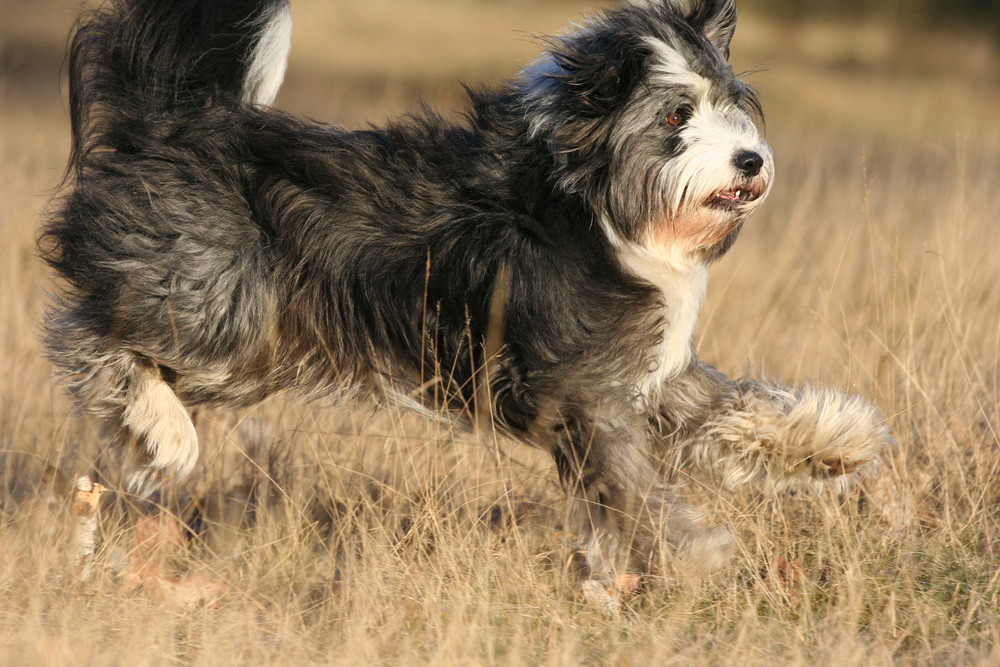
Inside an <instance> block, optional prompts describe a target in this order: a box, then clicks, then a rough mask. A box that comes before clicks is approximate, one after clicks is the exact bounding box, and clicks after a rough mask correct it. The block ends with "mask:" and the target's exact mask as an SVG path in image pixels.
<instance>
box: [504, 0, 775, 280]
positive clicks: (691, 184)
mask: <svg viewBox="0 0 1000 667" xmlns="http://www.w3.org/2000/svg"><path fill="white" fill-rule="evenodd" d="M735 24H736V7H735V4H734V0H698V1H697V2H696V3H695V4H694V6H693V8H692V7H682V4H681V2H680V1H679V0H649V1H647V2H644V3H641V4H638V3H637V4H631V5H627V6H625V7H623V8H621V9H618V10H615V11H611V12H608V13H606V14H603V15H601V16H599V17H597V18H595V19H593V20H592V21H590V22H589V23H588V24H587V25H585V26H583V27H580V28H578V29H577V30H576V31H574V32H572V33H570V34H568V35H565V36H562V37H558V38H554V39H553V40H552V41H551V46H550V49H549V50H548V52H547V53H546V54H545V55H544V56H543V57H542V58H541V59H540V60H538V61H536V62H535V63H534V64H533V65H531V66H530V67H528V68H527V69H526V70H525V71H524V73H523V78H522V80H521V81H522V86H523V88H522V90H523V95H524V100H525V108H526V111H527V116H528V121H529V123H530V126H531V132H532V134H533V135H534V136H535V137H538V138H540V139H542V140H544V141H545V143H546V145H547V146H548V148H549V150H551V151H552V153H553V155H554V157H555V161H556V164H557V174H556V177H557V178H558V182H559V187H561V188H563V189H564V190H565V191H567V192H570V193H575V194H577V195H579V196H581V197H583V198H585V199H586V200H587V201H588V203H589V204H590V206H591V207H592V208H593V210H594V211H595V213H596V214H597V216H598V218H599V220H600V223H601V224H602V226H603V227H604V229H605V232H606V233H607V234H608V236H609V237H610V240H611V241H612V243H614V244H615V245H618V246H622V245H630V246H633V247H638V248H642V249H645V250H648V251H652V252H655V253H656V254H658V255H661V256H662V255H664V254H666V255H667V256H673V257H678V258H680V257H687V258H697V259H701V260H711V259H714V258H715V257H718V256H719V255H721V254H722V253H723V252H725V250H726V249H728V248H729V246H730V245H731V244H732V242H733V240H735V237H736V234H737V233H738V231H739V229H740V227H741V225H742V224H743V221H744V220H745V219H746V217H747V216H748V215H749V214H750V213H751V212H752V211H753V210H754V209H755V208H756V207H757V206H758V205H759V204H760V202H761V201H762V200H763V198H764V197H765V196H766V195H767V193H768V190H769V189H770V186H771V180H772V176H773V173H774V163H773V161H772V158H771V151H770V149H769V148H768V146H767V144H766V143H765V142H764V140H763V139H762V138H761V136H760V134H759V132H758V130H757V127H756V126H755V124H754V121H753V116H754V115H759V114H760V107H759V104H758V102H757V99H756V97H755V94H754V91H753V90H752V89H751V88H750V87H749V86H748V85H746V84H745V83H743V82H742V81H741V80H740V79H739V78H738V77H737V76H736V75H735V74H734V73H733V70H732V68H731V67H730V66H729V64H728V63H727V58H728V55H729V42H730V40H731V39H732V36H733V31H734V29H735Z"/></svg>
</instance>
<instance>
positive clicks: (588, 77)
mask: <svg viewBox="0 0 1000 667" xmlns="http://www.w3.org/2000/svg"><path fill="white" fill-rule="evenodd" d="M552 56H553V59H554V61H555V63H556V64H557V65H558V68H559V74H557V75H555V76H553V78H554V79H556V80H558V81H560V82H561V83H563V84H564V85H565V86H567V87H568V88H569V89H570V91H571V93H572V94H571V95H570V96H568V98H567V99H566V101H567V102H571V104H572V106H573V107H574V109H573V111H574V112H576V113H579V114H582V115H585V116H597V115H603V114H605V113H608V112H610V111H612V110H614V109H616V108H617V107H618V106H620V105H621V104H622V103H624V102H625V100H627V99H628V97H629V95H630V94H631V92H632V90H633V88H634V87H635V85H636V84H637V83H638V81H639V80H640V79H641V78H642V76H643V72H644V68H645V62H646V59H647V58H648V57H649V49H648V47H646V46H645V44H644V43H643V42H642V41H641V40H640V39H638V38H637V37H636V36H634V35H629V34H622V33H612V32H604V31H601V32H596V33H586V34H583V35H580V36H578V37H577V39H575V40H572V41H569V42H564V43H563V44H561V45H560V48H558V49H554V50H553V51H552Z"/></svg>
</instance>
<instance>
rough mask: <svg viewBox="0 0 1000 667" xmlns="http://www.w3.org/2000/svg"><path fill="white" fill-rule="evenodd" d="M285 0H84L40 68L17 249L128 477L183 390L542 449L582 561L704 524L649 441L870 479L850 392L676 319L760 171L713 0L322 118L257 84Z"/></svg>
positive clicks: (818, 474) (786, 470) (699, 549)
mask: <svg viewBox="0 0 1000 667" xmlns="http://www.w3.org/2000/svg"><path fill="white" fill-rule="evenodd" d="M288 16H289V15H288V8H287V5H286V2H285V0H243V1H232V2H224V3H220V2H211V1H209V0H171V1H169V2H168V1H167V0H111V1H110V2H109V4H108V5H107V6H106V7H105V8H103V9H99V10H97V11H95V12H91V13H89V14H87V15H85V16H84V17H83V18H82V19H81V21H80V23H79V25H78V27H77V30H76V33H75V36H74V39H73V43H72V51H71V57H70V77H71V81H70V84H71V85H70V90H71V107H72V124H73V154H72V156H71V159H70V165H69V172H68V175H69V178H70V179H71V180H72V187H71V188H70V189H69V190H68V193H67V194H66V196H65V198H64V201H63V204H62V207H61V210H60V212H59V214H58V215H56V216H55V217H54V218H53V219H52V220H51V221H50V223H49V225H48V227H47V228H46V230H45V232H44V234H43V237H42V247H43V250H44V253H45V256H46V258H47V260H48V261H49V263H50V264H51V266H52V267H53V268H54V269H55V270H56V271H57V272H58V273H59V274H60V275H61V276H62V277H63V278H64V279H65V282H66V286H67V289H66V292H65V294H64V295H63V296H62V297H61V298H59V299H58V300H56V301H55V302H54V303H53V304H52V307H51V308H50V310H49V314H48V318H47V321H46V332H47V345H48V350H49V355H50V357H51V359H52V360H53V362H54V363H55V364H56V366H57V367H58V368H59V369H60V371H61V373H62V376H63V378H64V380H65V382H66V383H67V385H68V387H69V389H70V391H71V392H72V394H73V396H74V398H75V399H76V402H77V404H78V406H79V407H80V408H81V409H82V410H84V411H85V412H88V413H90V414H93V415H96V416H97V417H98V418H100V419H101V420H102V421H103V422H104V424H105V425H106V427H107V432H108V433H109V435H110V436H112V437H113V438H115V439H116V440H117V441H119V442H120V443H122V444H123V445H125V447H126V449H127V452H128V457H127V464H128V465H129V466H130V469H131V470H132V472H131V477H130V483H131V484H132V486H133V487H134V488H136V489H138V490H141V491H146V490H148V489H150V488H152V487H153V486H155V484H156V483H157V482H158V481H159V478H160V477H161V476H162V475H163V474H164V473H177V474H183V473H186V472H188V471H189V470H190V469H191V467H192V466H193V464H194V462H195V459H196V457H197V453H198V443H197V439H196V436H195V433H194V430H193V428H192V426H191V422H190V419H189V417H188V415H187V411H186V409H185V408H186V407H191V406H196V405H199V404H213V405H220V406H245V405H251V404H253V403H256V402H258V401H260V400H262V399H263V398H265V397H267V396H269V395H271V394H273V393H275V392H278V391H282V390H291V391H294V392H298V393H300V394H303V395H308V396H317V395H333V396H335V397H339V398H344V397H353V396H364V397H372V398H374V399H375V400H377V401H380V402H397V403H401V404H404V405H407V406H410V407H414V408H416V409H422V410H427V411H433V412H435V413H437V414H447V415H450V417H451V418H452V419H454V420H456V421H458V422H462V423H471V422H472V421H473V420H474V419H477V418H480V417H482V416H484V415H485V416H488V417H489V418H490V419H491V420H492V422H493V423H494V424H495V425H496V426H497V428H499V429H500V430H502V431H503V432H506V433H507V434H509V435H510V436H512V437H514V438H517V439H520V440H522V441H525V442H528V443H531V444H533V445H535V446H538V447H542V448H545V449H546V450H547V451H549V452H551V454H552V456H553V458H554V460H555V463H556V467H557V469H558V472H559V476H560V479H561V480H562V482H563V484H564V486H565V488H566V489H567V492H568V493H569V494H570V497H571V498H572V499H573V501H574V507H575V508H576V514H577V516H578V517H579V520H580V530H581V531H582V533H583V534H584V540H585V543H586V549H587V552H588V559H589V562H590V565H591V567H592V568H593V570H594V572H595V575H596V576H611V574H612V573H613V572H616V571H622V570H645V569H647V568H648V567H649V566H650V562H651V560H650V559H651V558H653V556H654V554H656V553H659V550H660V548H661V547H662V546H663V545H673V547H674V548H677V549H682V550H687V551H688V552H689V554H693V555H694V556H695V557H697V558H698V559H699V560H700V561H701V562H702V563H703V564H706V565H709V566H710V565H714V564H717V563H719V562H721V560H722V557H723V556H724V553H725V551H726V545H727V544H728V543H729V541H730V540H729V537H728V533H727V532H726V531H725V530H724V529H720V528H714V527H711V526H707V525H705V523H704V521H703V519H702V517H701V515H700V513H699V512H698V511H697V510H696V509H694V508H691V507H688V506H686V505H684V504H683V503H681V502H679V501H678V500H677V499H676V498H674V497H673V495H672V493H671V491H670V489H669V486H668V485H667V484H666V482H665V481H664V479H663V477H662V476H661V475H660V474H659V473H658V471H657V463H656V461H657V460H658V459H659V460H666V461H668V462H671V463H672V464H673V465H677V466H681V465H683V466H697V467H699V468H702V469H704V470H706V471H707V472H709V473H711V474H714V475H716V476H717V477H719V478H720V481H721V483H723V484H724V485H727V486H736V485H739V484H743V483H747V482H751V481H757V480H762V479H765V478H767V477H768V476H770V478H771V479H773V480H775V483H776V484H777V485H778V486H782V485H787V484H791V483H797V482H799V481H804V482H806V483H807V484H814V483H819V482H825V481H828V480H834V483H836V484H841V483H842V482H841V481H840V480H845V479H847V477H845V475H847V474H848V473H851V472H853V471H855V470H861V469H864V468H866V467H867V468H871V467H872V466H873V464H874V462H875V461H876V460H877V454H878V451H879V449H880V448H881V447H882V446H883V445H884V444H885V443H886V442H888V441H889V436H888V433H887V431H886V430H885V428H884V427H883V426H882V425H881V423H880V422H881V418H880V417H879V415H878V414H877V412H876V411H875V410H874V408H872V407H871V405H870V404H868V403H867V402H865V401H864V400H862V399H860V398H857V397H847V396H844V395H841V394H839V393H837V392H835V391H833V390H817V389H813V388H809V387H806V388H803V389H800V390H792V389H788V388H785V387H782V386H779V385H775V384H770V383H761V382H757V381H754V380H749V379H748V380H742V381H739V382H734V381H731V380H729V379H727V378H725V377H724V376H722V375H721V374H720V373H718V372H717V371H715V370H714V369H712V368H711V367H709V366H707V365H705V364H703V363H702V362H700V361H699V360H697V358H696V357H695V355H694V351H693V349H692V345H691V340H692V334H693V332H694V328H695V326H696V322H697V314H698V310H699V308H700V305H701V300H702V298H703V295H704V290H705V286H706V279H707V278H706V277H707V266H708V264H709V263H711V262H712V261H714V260H715V259H717V258H718V257H720V256H721V255H722V254H724V253H725V252H726V251H727V250H728V249H729V248H730V247H731V246H732V244H733V242H734V241H735V239H736V237H737V235H738V233H739V231H740V229H741V228H742V226H743V224H744V222H745V221H746V219H747V217H748V216H749V215H750V213H751V212H752V211H753V210H754V209H755V208H756V206H758V205H759V203H760V202H761V201H762V200H763V198H764V197H765V196H766V194H767V192H768V190H769V188H770V185H771V182H772V178H773V171H774V169H773V163H772V160H771V153H770V149H769V148H768V147H767V144H766V143H765V142H764V141H763V140H762V139H761V137H760V136H759V134H758V131H757V129H756V127H755V125H754V122H753V120H752V116H753V115H754V114H757V113H759V111H760V107H759V105H758V102H757V100H756V96H755V94H754V92H753V90H752V89H750V88H749V87H748V86H747V85H746V84H744V83H743V82H742V81H740V79H739V78H737V77H736V76H734V74H733V72H732V70H731V69H730V67H729V65H728V64H727V63H726V56H727V54H728V50H729V41H730V39H731V37H732V34H733V30H734V26H735V16H736V14H735V7H734V5H733V3H732V1H731V0H703V1H701V2H698V3H696V5H695V6H694V7H693V8H685V7H682V6H680V5H679V4H678V3H675V2H673V1H670V0H659V1H652V2H647V3H644V4H643V5H642V6H638V5H628V6H625V7H623V8H621V9H618V10H614V11H609V12H606V13H604V14H601V15H599V16H596V17H594V18H593V19H592V20H590V21H589V22H588V23H587V24H585V25H584V26H582V27H579V28H577V29H575V30H574V31H572V32H570V33H568V34H567V35H564V36H561V37H558V38H553V39H552V40H550V42H549V48H548V50H547V52H546V53H545V54H543V55H542V56H541V57H540V58H539V60H538V61H536V62H535V63H533V64H532V65H531V66H529V67H528V68H526V69H525V70H524V71H523V72H522V73H521V75H520V76H519V77H517V78H516V79H515V80H513V81H510V82H508V83H505V84H503V85H501V86H499V87H497V88H495V89H492V90H482V91H472V92H470V101H471V110H470V111H469V113H468V122H467V123H466V124H464V125H453V124H451V123H449V122H446V121H445V120H443V119H441V118H439V117H437V116H435V115H434V114H433V113H432V112H430V111H425V112H423V113H422V114H420V115H416V116H411V117H407V118H404V119H401V120H398V121H395V122H393V123H390V124H389V125H387V126H386V127H384V128H381V129H371V130H364V131H357V132H351V131H347V130H344V129H341V128H338V127H334V126H329V125H321V124H316V123H312V122H304V121H301V120H298V119H296V118H293V117H290V116H288V115H286V114H283V113H281V112H279V111H276V110H274V109H271V108H268V107H266V106H265V105H266V104H268V103H270V101H271V99H272V98H273V96H274V94H275V92H276V90H277V86H278V84H279V83H280V80H281V77H282V75H283V72H284V67H285V55H286V54H287V49H288V45H287V40H288V34H289V25H290V24H289V19H288Z"/></svg>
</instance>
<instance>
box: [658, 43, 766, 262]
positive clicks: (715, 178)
mask: <svg viewBox="0 0 1000 667" xmlns="http://www.w3.org/2000/svg"><path fill="white" fill-rule="evenodd" d="M648 43H649V44H650V46H651V47H652V48H653V50H654V53H655V57H656V60H657V63H656V64H655V65H654V66H653V67H652V70H651V71H652V73H651V76H650V84H651V85H652V86H658V87H669V88H674V89H676V88H677V87H680V88H682V89H683V91H684V93H685V97H686V98H687V99H688V100H690V102H691V113H690V117H689V118H688V119H687V121H686V122H685V124H684V125H683V126H682V127H681V129H680V130H679V135H678V136H679V137H680V140H681V142H682V145H683V148H682V150H681V151H680V152H679V153H678V154H677V155H676V156H675V157H673V158H670V159H669V160H665V161H664V162H663V164H662V167H661V168H660V171H659V173H658V174H657V189H658V190H659V192H661V193H662V197H663V200H662V201H663V203H664V218H665V219H664V221H663V225H662V227H660V228H658V229H657V230H655V231H654V238H653V239H651V240H650V242H651V243H652V244H653V245H656V246H661V247H662V246H665V245H670V244H673V243H680V244H682V245H684V246H686V247H687V248H688V249H689V250H695V249H697V248H699V247H706V246H709V245H712V244H714V243H717V242H719V241H720V240H722V239H723V238H725V236H726V235H727V234H728V233H729V232H730V231H732V229H733V227H734V226H735V225H736V224H737V223H738V222H739V220H741V219H743V218H745V217H746V216H747V215H749V213H750V212H751V211H752V210H753V209H754V208H756V207H757V206H758V205H760V203H761V202H762V201H763V200H764V197H765V196H766V195H767V193H768V191H769V189H770V185H771V181H772V177H773V174H774V162H773V158H772V154H771V149H770V148H769V147H768V145H767V143H766V142H765V141H764V140H763V139H762V138H761V136H760V133H759V132H758V131H757V128H756V126H755V125H754V123H753V121H752V120H751V119H750V116H749V115H748V114H747V112H746V111H745V110H743V109H741V108H739V107H738V106H736V105H735V104H732V103H731V102H728V101H719V100H716V99H713V95H712V93H713V84H712V82H711V81H709V80H708V79H706V78H705V77H703V76H701V75H700V74H698V73H697V72H694V71H693V70H692V69H691V67H690V65H689V64H688V62H687V61H686V60H685V58H684V56H683V55H682V54H681V53H679V52H678V51H677V50H676V49H673V48H672V47H670V46H669V45H667V44H664V43H663V42H661V41H658V40H648ZM668 111H669V110H668ZM742 151H752V152H755V153H757V154H759V155H760V156H761V157H762V158H763V159H764V165H763V167H762V168H761V171H760V173H759V174H758V175H757V176H755V177H753V178H752V179H747V178H746V177H745V176H744V175H743V174H741V173H740V172H739V170H738V169H737V168H736V166H735V164H734V163H733V159H734V157H735V156H736V154H737V153H740V152H742ZM741 185H742V186H744V187H745V188H751V189H754V190H757V191H759V192H760V196H759V197H758V198H757V199H756V200H754V201H752V202H743V203H741V204H739V206H738V208H737V209H736V210H734V211H729V210H723V209H718V208H712V207H709V206H706V204H707V202H709V201H710V200H711V199H713V198H714V197H715V196H716V195H718V194H719V193H720V192H723V191H726V190H733V189H739V186H741Z"/></svg>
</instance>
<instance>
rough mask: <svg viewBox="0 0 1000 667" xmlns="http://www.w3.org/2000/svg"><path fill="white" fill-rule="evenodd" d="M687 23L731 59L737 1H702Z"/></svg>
mask: <svg viewBox="0 0 1000 667" xmlns="http://www.w3.org/2000/svg"><path fill="white" fill-rule="evenodd" d="M687 21H688V23H690V24H691V26H692V27H693V28H695V29H696V30H700V31H701V32H702V34H704V35H705V37H707V38H708V41H709V42H711V43H712V44H714V45H715V47H716V48H717V49H719V51H721V52H722V55H723V56H725V57H726V58H727V59H728V58H729V43H730V42H731V41H733V33H734V32H736V0H701V1H700V2H698V4H697V5H695V7H694V9H692V10H691V13H690V14H688V16H687Z"/></svg>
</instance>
